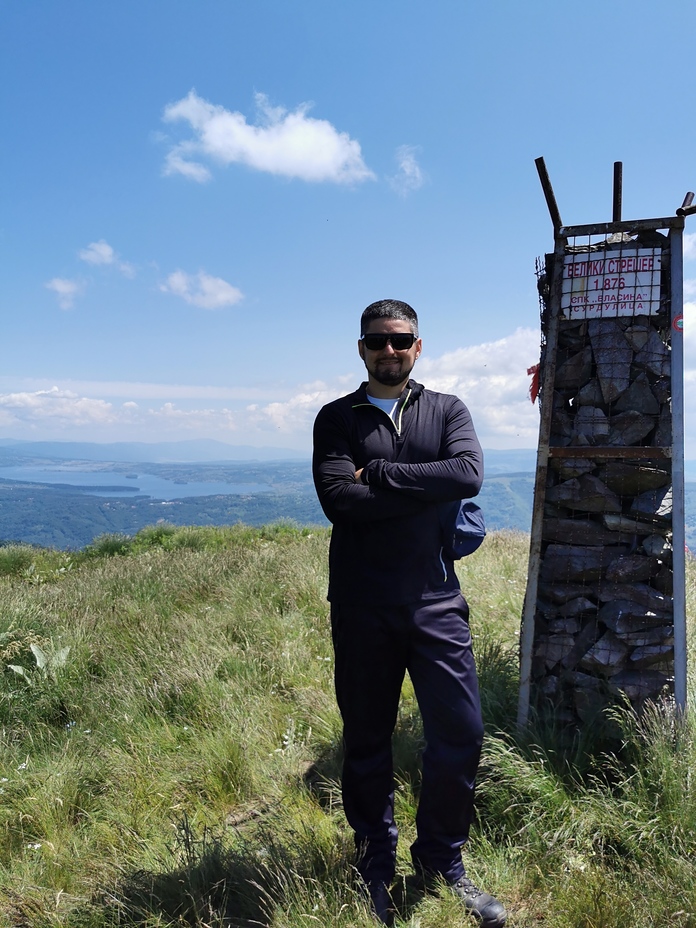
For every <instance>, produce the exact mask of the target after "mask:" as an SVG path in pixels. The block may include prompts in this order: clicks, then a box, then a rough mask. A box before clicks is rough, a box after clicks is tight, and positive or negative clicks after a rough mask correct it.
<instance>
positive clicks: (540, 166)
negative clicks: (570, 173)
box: [534, 158, 563, 233]
mask: <svg viewBox="0 0 696 928" xmlns="http://www.w3.org/2000/svg"><path fill="white" fill-rule="evenodd" d="M534 164H536V169H537V173H538V174H539V180H540V181H541V189H542V190H543V191H544V196H545V197H546V205H547V206H548V208H549V213H550V214H551V222H552V223H553V231H554V232H556V233H557V232H558V230H559V229H560V228H561V226H562V225H563V223H562V222H561V214H560V212H559V209H558V203H556V196H555V194H554V192H553V187H552V186H551V178H550V177H549V172H548V171H547V170H546V163H545V161H544V159H543V158H535V160H534Z"/></svg>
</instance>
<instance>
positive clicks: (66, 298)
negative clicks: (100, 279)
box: [44, 277, 84, 309]
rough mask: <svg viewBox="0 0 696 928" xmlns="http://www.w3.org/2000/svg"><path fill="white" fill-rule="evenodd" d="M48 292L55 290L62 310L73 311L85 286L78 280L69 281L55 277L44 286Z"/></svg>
mask: <svg viewBox="0 0 696 928" xmlns="http://www.w3.org/2000/svg"><path fill="white" fill-rule="evenodd" d="M44 287H46V289H47V290H53V292H54V293H55V294H57V296H58V305H59V306H60V308H61V309H72V308H73V305H74V303H75V297H76V296H77V295H78V294H79V293H81V292H82V290H83V289H84V288H83V285H82V283H81V282H80V281H78V280H68V279H67V278H65V277H54V278H53V279H52V280H49V281H48V283H46V284H44Z"/></svg>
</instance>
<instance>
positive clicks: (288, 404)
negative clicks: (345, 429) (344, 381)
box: [247, 381, 350, 432]
mask: <svg viewBox="0 0 696 928" xmlns="http://www.w3.org/2000/svg"><path fill="white" fill-rule="evenodd" d="M348 392H350V390H346V389H337V388H336V387H335V386H333V387H332V386H331V385H330V384H326V383H323V382H322V381H317V382H315V383H312V384H304V385H302V386H300V387H299V388H298V392H297V393H295V394H294V396H291V397H290V399H289V400H285V401H284V402H275V403H268V404H266V405H265V406H259V405H257V404H254V405H252V406H247V413H248V415H249V419H250V423H251V424H253V425H255V426H258V427H261V428H272V429H275V430H277V431H279V432H296V431H300V432H303V431H306V430H307V429H309V427H310V426H311V424H312V422H313V421H314V417H315V416H316V414H317V413H318V412H319V410H320V409H321V407H322V406H324V405H325V404H326V403H330V402H331V400H335V399H336V397H337V396H342V395H343V394H345V393H348Z"/></svg>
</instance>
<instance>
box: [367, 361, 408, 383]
mask: <svg viewBox="0 0 696 928" xmlns="http://www.w3.org/2000/svg"><path fill="white" fill-rule="evenodd" d="M412 370H413V365H411V367H409V368H408V369H406V368H404V367H400V368H399V369H398V370H397V369H396V368H387V370H380V368H379V366H376V367H375V370H374V371H372V372H371V373H372V377H373V379H374V380H376V381H377V383H381V384H382V386H384V387H395V386H396V385H397V384H400V383H402V382H403V381H404V380H408V378H409V377H410V376H411V371H412Z"/></svg>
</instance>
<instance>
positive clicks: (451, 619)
mask: <svg viewBox="0 0 696 928" xmlns="http://www.w3.org/2000/svg"><path fill="white" fill-rule="evenodd" d="M468 617H469V609H468V606H467V604H466V600H465V599H464V597H463V596H462V595H461V594H460V593H457V594H456V595H455V596H450V597H447V598H445V599H439V600H435V601H431V602H428V603H408V604H405V605H395V606H361V605H355V604H347V603H332V605H331V628H332V634H333V643H334V651H335V654H336V697H337V700H338V706H339V709H340V710H341V716H342V718H343V739H344V751H345V758H344V765H343V805H344V810H345V814H346V818H347V819H348V822H349V824H350V826H351V827H352V828H353V830H354V832H355V842H356V847H357V849H358V869H359V871H360V873H361V874H362V876H363V878H364V879H366V880H375V879H378V880H385V881H386V882H389V881H391V880H392V878H393V876H394V867H395V858H396V840H397V829H396V825H395V823H394V775H393V768H392V750H391V737H392V732H393V731H394V726H395V724H396V717H397V710H398V705H399V696H400V693H401V684H402V682H403V679H404V673H405V671H406V670H408V673H409V676H410V677H411V681H412V683H413V688H414V691H415V694H416V698H417V700H418V705H419V708H420V712H421V715H422V718H423V730H424V733H425V740H426V748H425V752H424V754H423V779H422V787H421V795H420V802H419V806H418V814H417V816H416V826H417V831H418V838H417V840H416V841H415V842H414V844H413V845H412V847H411V856H412V858H413V863H414V866H415V867H416V869H417V870H424V871H426V872H427V873H432V874H440V875H442V876H443V877H444V878H445V879H446V880H447V881H449V882H454V881H455V880H457V879H459V877H460V876H461V875H462V873H463V872H464V871H463V865H462V858H461V847H462V845H463V844H464V843H465V841H466V839H467V837H468V834H469V825H470V823H471V817H472V813H473V801H474V781H475V778H476V771H477V768H478V763H479V756H480V753H481V742H482V740H483V723H482V721H481V704H480V701H479V691H478V681H477V679H476V667H475V664H474V656H473V653H472V649H471V635H470V633H469V623H468Z"/></svg>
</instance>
